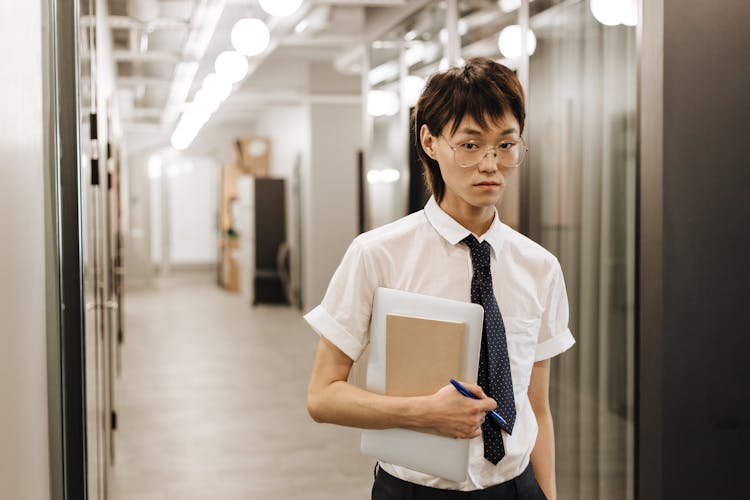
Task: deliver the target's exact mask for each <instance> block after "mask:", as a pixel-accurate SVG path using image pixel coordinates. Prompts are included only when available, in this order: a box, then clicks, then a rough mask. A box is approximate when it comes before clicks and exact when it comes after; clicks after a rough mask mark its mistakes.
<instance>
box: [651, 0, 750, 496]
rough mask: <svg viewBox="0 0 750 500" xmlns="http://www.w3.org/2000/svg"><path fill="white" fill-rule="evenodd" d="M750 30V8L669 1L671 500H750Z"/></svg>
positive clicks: (666, 395) (666, 212)
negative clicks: (748, 480)
mask: <svg viewBox="0 0 750 500" xmlns="http://www.w3.org/2000/svg"><path fill="white" fill-rule="evenodd" d="M748 19H750V2H747V1H746V0H732V1H729V0H724V1H720V2H706V1H704V0H664V73H663V75H664V76H663V77H664V108H663V113H664V114H663V117H664V123H663V155H664V156H663V159H664V160H663V252H664V254H663V275H662V278H663V338H662V341H663V352H662V358H663V364H662V377H663V378H662V384H663V387H662V395H663V415H662V419H663V422H662V429H663V440H662V446H663V450H662V451H663V464H662V468H663V476H662V481H663V483H662V491H663V492H664V498H667V499H678V498H679V499H685V498H744V497H745V496H746V495H747V487H746V486H743V483H745V480H744V477H745V475H746V473H747V472H746V469H747V465H748V464H749V463H750V458H749V457H748V455H747V450H748V449H749V448H750V390H749V389H748V385H750V359H748V354H749V353H750V326H748V312H750V291H749V290H748V285H749V284H750V205H749V204H748V199H750V195H749V193H748V190H749V189H750V127H749V124H750V36H749V34H750V30H749V29H748V27H747V20H748ZM646 383H648V382H647V381H646Z"/></svg>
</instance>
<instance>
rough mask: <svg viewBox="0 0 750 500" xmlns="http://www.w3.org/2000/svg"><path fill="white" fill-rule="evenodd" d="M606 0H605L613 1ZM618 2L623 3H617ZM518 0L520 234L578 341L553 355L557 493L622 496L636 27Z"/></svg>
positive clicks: (630, 397) (627, 475) (627, 465)
mask: <svg viewBox="0 0 750 500" xmlns="http://www.w3.org/2000/svg"><path fill="white" fill-rule="evenodd" d="M613 3H616V2H613ZM626 3H627V2H626ZM595 4H596V2H591V3H590V2H573V1H542V0H536V1H534V2H531V3H530V5H529V9H530V16H529V28H530V30H531V31H533V33H534V34H535V38H536V41H537V43H536V50H535V52H534V53H533V55H531V56H530V58H529V85H528V90H527V92H528V97H527V98H528V106H527V123H528V127H527V139H528V144H529V148H530V150H531V152H532V153H531V154H530V157H529V159H528V163H527V167H528V169H527V171H526V173H527V174H528V190H527V191H526V192H524V196H525V197H526V199H525V200H524V205H523V206H524V208H525V210H526V211H527V220H528V223H529V224H528V225H529V227H528V234H529V236H531V237H532V238H533V239H534V240H535V241H537V242H539V243H541V244H542V245H543V246H545V247H546V248H547V249H549V250H550V251H551V252H553V253H554V254H555V255H556V256H557V257H558V259H559V260H560V262H561V264H562V268H563V271H564V274H565V279H566V282H567V288H568V297H569V301H570V311H571V316H570V328H571V330H572V331H573V332H574V335H575V336H576V340H577V342H578V343H577V345H576V347H575V348H574V349H573V350H571V351H570V352H569V353H567V354H565V355H563V356H561V357H560V358H559V360H555V362H553V364H552V380H551V388H550V391H551V396H550V397H551V401H552V405H553V412H554V415H555V425H556V435H557V464H558V465H557V476H558V489H559V492H560V498H561V499H568V498H570V499H573V498H575V499H581V500H585V499H603V498H606V499H608V500H620V499H623V500H624V499H630V498H633V463H634V455H633V443H634V413H633V404H634V403H633V402H634V381H635V372H634V370H635V361H634V335H635V330H634V293H635V292H634V291H635V287H634V282H635V266H634V263H635V199H636V198H635V178H636V162H635V143H636V64H637V61H636V53H635V28H633V27H630V26H626V25H623V24H620V25H615V26H609V25H605V24H602V23H601V22H600V21H597V20H596V18H595V17H594V16H593V14H592V10H591V6H593V5H595Z"/></svg>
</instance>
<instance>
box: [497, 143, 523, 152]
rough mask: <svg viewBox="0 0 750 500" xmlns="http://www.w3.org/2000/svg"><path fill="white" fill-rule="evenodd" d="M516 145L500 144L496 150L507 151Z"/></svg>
mask: <svg viewBox="0 0 750 500" xmlns="http://www.w3.org/2000/svg"><path fill="white" fill-rule="evenodd" d="M517 145H518V143H517V142H501V143H500V144H498V146H497V147H498V149H501V150H505V151H509V150H511V149H513V148H514V147H516V146H517Z"/></svg>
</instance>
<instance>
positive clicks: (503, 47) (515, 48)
mask: <svg viewBox="0 0 750 500" xmlns="http://www.w3.org/2000/svg"><path fill="white" fill-rule="evenodd" d="M497 46H498V48H499V49H500V53H501V54H502V55H503V57H507V58H508V59H516V58H517V57H520V55H521V26H520V25H518V24H511V25H510V26H506V27H505V28H503V30H502V31H501V32H500V36H498V37H497ZM535 50H536V35H534V32H533V31H531V30H528V31H527V32H526V53H527V54H528V55H532V54H533V53H534V51H535Z"/></svg>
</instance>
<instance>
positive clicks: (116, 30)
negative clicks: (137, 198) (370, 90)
mask: <svg viewBox="0 0 750 500" xmlns="http://www.w3.org/2000/svg"><path fill="white" fill-rule="evenodd" d="M91 1H95V0H81V4H82V5H81V10H82V14H84V18H83V19H84V21H83V22H82V24H81V28H82V30H86V29H88V28H89V24H87V22H86V21H87V16H86V14H88V12H87V6H86V4H87V3H90V2H91ZM424 3H425V2H423V1H419V0H369V1H368V0H304V1H303V3H302V6H301V7H300V8H299V9H298V10H297V12H295V13H294V14H292V15H290V16H287V17H272V16H269V15H268V14H266V13H265V12H264V11H263V10H262V9H261V8H260V6H259V4H258V1H257V0H107V6H108V15H107V20H108V24H109V30H110V31H111V35H112V44H113V45H112V54H113V58H114V60H115V64H116V90H117V96H118V102H119V108H120V113H121V120H122V124H123V127H124V129H125V131H126V132H127V131H128V130H135V129H138V130H151V129H152V130H154V131H156V130H159V131H171V129H173V128H174V126H175V124H176V122H177V119H178V118H179V115H180V112H181V111H182V110H183V109H185V103H186V102H187V101H189V100H190V99H191V97H192V96H193V95H194V94H195V92H196V91H197V90H198V89H199V88H200V86H201V83H202V81H203V78H204V77H205V76H206V75H208V74H209V73H211V72H213V66H214V61H215V59H216V56H217V55H218V54H219V53H220V52H222V51H225V50H230V49H231V48H232V46H231V41H230V32H231V29H232V27H233V26H234V23H236V22H237V21H238V20H239V19H242V18H245V17H257V18H260V19H262V20H263V21H264V22H265V23H266V24H267V25H268V26H269V29H270V31H271V43H270V45H269V47H268V49H267V50H266V51H265V52H264V53H262V54H260V55H258V56H255V57H251V58H248V60H249V62H250V72H249V74H248V76H247V77H246V78H245V79H244V80H243V81H241V82H239V83H238V84H235V85H234V89H233V92H232V95H231V96H230V98H229V100H228V101H226V102H225V103H224V104H223V105H222V107H221V108H220V110H219V112H217V115H221V114H222V113H224V114H233V115H237V114H247V113H250V112H252V110H253V109H255V108H256V107H257V106H259V105H262V104H263V102H262V101H263V99H261V98H249V96H250V93H251V91H252V89H253V88H254V86H255V87H257V86H258V85H260V86H261V87H262V88H265V89H267V90H268V92H267V93H266V97H267V99H271V100H273V99H274V95H275V96H277V97H278V96H280V95H281V96H283V95H287V96H288V95H290V94H294V93H297V94H299V92H300V91H301V88H300V84H299V81H297V78H295V69H296V68H300V67H303V66H304V65H305V64H307V63H310V62H320V61H323V62H327V63H331V64H332V63H333V62H334V61H335V60H336V59H337V58H339V57H340V56H342V55H345V54H346V53H347V52H351V51H352V49H353V48H355V47H356V46H358V45H360V44H361V43H362V42H364V41H365V37H366V36H367V32H368V30H370V31H372V30H373V29H376V28H377V26H380V25H382V22H381V23H380V24H378V23H373V22H371V20H373V19H377V20H381V19H384V18H387V17H389V16H394V17H397V16H398V15H399V13H400V12H403V11H407V10H415V9H414V7H415V5H418V4H424ZM89 19H90V17H89ZM89 22H90V21H89ZM300 22H303V23H307V25H308V29H307V30H306V31H304V32H302V33H301V34H298V33H296V32H295V26H297V25H298V24H299V23H300ZM228 103H231V105H228Z"/></svg>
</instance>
